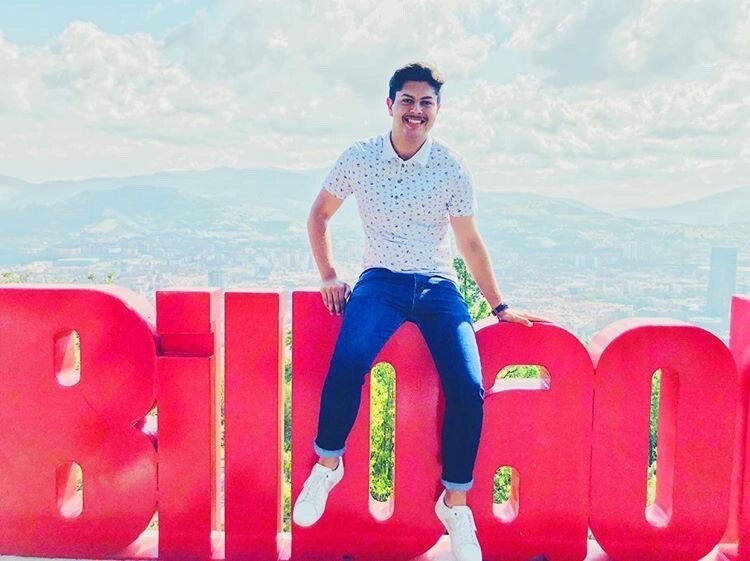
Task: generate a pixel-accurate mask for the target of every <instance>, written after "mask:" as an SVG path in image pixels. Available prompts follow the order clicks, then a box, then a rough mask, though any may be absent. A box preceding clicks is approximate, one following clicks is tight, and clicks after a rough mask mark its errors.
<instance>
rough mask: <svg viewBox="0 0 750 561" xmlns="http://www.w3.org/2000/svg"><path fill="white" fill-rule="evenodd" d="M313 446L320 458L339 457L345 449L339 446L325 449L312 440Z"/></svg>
mask: <svg viewBox="0 0 750 561" xmlns="http://www.w3.org/2000/svg"><path fill="white" fill-rule="evenodd" d="M313 448H314V449H315V453H316V454H317V455H318V456H320V457H321V458H340V457H341V456H343V455H344V450H345V448H341V449H340V450H326V449H325V448H321V447H320V446H318V444H317V443H315V442H313Z"/></svg>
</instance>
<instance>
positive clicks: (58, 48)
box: [0, 0, 750, 206]
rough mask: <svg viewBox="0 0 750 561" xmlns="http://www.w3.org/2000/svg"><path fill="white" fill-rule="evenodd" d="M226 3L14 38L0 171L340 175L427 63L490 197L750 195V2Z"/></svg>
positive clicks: (445, 123)
mask: <svg viewBox="0 0 750 561" xmlns="http://www.w3.org/2000/svg"><path fill="white" fill-rule="evenodd" d="M615 4H616V6H615ZM219 5H220V9H219V10H217V11H211V12H208V11H206V12H201V13H199V14H197V15H196V16H195V17H194V18H193V19H192V20H191V21H189V22H188V23H186V24H184V25H182V26H176V28H175V30H174V31H173V32H172V33H171V34H169V35H168V36H167V37H166V38H165V39H164V40H157V39H155V38H154V37H152V36H150V35H147V34H143V33H132V34H125V35H112V34H108V33H105V32H104V31H102V30H101V29H100V28H98V27H97V26H96V25H94V24H93V23H86V22H72V23H71V24H70V25H69V26H68V27H67V28H66V29H65V31H64V32H63V33H61V34H60V35H59V36H58V37H57V38H55V39H54V40H52V41H49V42H48V43H47V44H46V45H43V46H36V47H33V46H20V45H16V44H13V43H12V42H10V41H8V40H7V39H5V38H4V37H3V36H2V35H0V75H2V76H3V81H2V82H0V128H2V130H3V131H4V134H3V139H2V142H3V150H0V174H8V175H17V176H20V177H24V178H30V179H43V178H45V179H46V178H52V177H60V176H91V175H113V174H123V175H126V174H133V173H140V172H147V171H153V170H159V169H175V168H178V169H194V168H204V167H213V166H217V165H228V166H237V167H249V166H282V167H295V168H301V167H324V166H327V165H329V164H330V163H331V162H332V161H333V160H334V159H335V157H336V155H337V153H338V152H339V151H340V150H342V149H343V148H344V147H345V146H346V145H348V144H349V143H351V142H352V141H353V140H355V139H358V138H361V137H364V136H368V135H370V134H377V133H380V132H382V131H383V130H384V129H386V128H387V127H388V126H389V120H388V117H387V114H386V111H385V107H384V98H385V96H386V94H387V80H388V78H389V77H390V73H391V72H392V71H393V69H394V68H395V67H397V66H398V65H400V64H402V63H405V62H409V61H412V60H419V59H427V60H432V61H433V62H435V63H436V64H437V65H438V66H439V67H441V69H442V70H443V72H444V73H445V74H446V76H447V78H448V87H447V90H448V91H449V95H446V98H445V104H444V106H443V108H442V111H441V116H440V119H439V121H438V125H437V127H436V129H435V132H436V135H438V136H441V137H443V138H445V139H446V140H447V141H448V142H449V143H451V144H453V145H454V146H455V147H456V148H458V149H459V150H460V151H461V152H463V153H464V154H465V155H466V156H467V158H468V159H469V161H470V163H471V164H472V169H473V170H474V172H475V175H476V176H477V178H478V179H479V180H480V183H482V184H484V185H485V186H493V187H500V188H516V189H519V188H524V189H526V188H531V189H534V190H537V191H543V192H549V193H554V194H558V195H565V194H569V195H576V196H581V197H584V198H587V199H588V200H589V201H595V202H596V203H597V204H600V205H601V206H628V203H629V202H632V197H633V196H634V194H636V193H637V194H638V195H637V196H638V197H639V198H643V197H646V198H649V197H650V198H651V199H653V200H665V199H667V198H669V197H672V198H674V197H675V193H676V192H679V196H680V197H683V196H684V197H685V198H688V197H689V196H690V195H692V194H694V193H698V192H699V191H702V192H706V191H708V190H721V189H725V188H729V187H732V186H735V185H738V184H747V183H750V145H749V144H748V142H747V138H750V129H749V127H750V125H749V124H748V123H750V110H749V107H750V93H749V92H750V63H749V62H748V60H747V55H746V53H747V52H748V50H750V39H749V38H748V37H750V23H749V22H750V0H734V1H730V0H723V1H722V2H719V3H718V6H719V8H720V9H718V10H715V12H711V11H710V10H708V4H707V2H706V1H700V0H695V1H687V2H682V3H680V4H679V5H678V4H677V3H676V2H674V1H671V0H661V1H657V0H653V1H648V0H643V1H636V2H633V3H597V2H583V3H582V2H580V1H578V0H576V1H572V0H570V1H568V0H562V1H560V2H556V3H549V2H543V1H542V0H494V1H491V0H473V1H470V2H465V1H461V0H446V1H445V2H442V3H441V4H440V8H439V9H438V8H436V7H435V5H434V4H432V3H428V2H424V1H417V2H414V3H412V4H409V5H408V6H406V7H404V6H402V4H401V3H399V2H396V1H395V0H382V1H376V0H365V1H362V2H354V3H351V2H344V1H343V0H341V1H337V2H331V1H325V2H324V1H323V0H309V1H304V2H303V1H301V0H300V1H293V2H283V3H282V2H280V1H278V0H252V1H246V0H242V1H240V0H236V1H230V0H223V1H221V2H220V3H219ZM158 6H159V4H155V5H154V8H153V9H154V10H156V9H157V7H158ZM164 7H167V3H166V2H163V3H162V4H161V8H159V9H162V8H164ZM709 12H710V13H709ZM488 15H489V16H491V18H499V21H501V23H502V29H501V28H500V26H498V29H497V32H498V33H497V34H494V33H492V32H491V29H492V25H491V23H492V22H493V21H498V20H497V19H496V20H492V19H491V18H489V17H488ZM509 62H510V63H511V64H515V65H516V68H515V69H514V70H513V72H512V74H511V73H508V74H503V75H500V77H498V76H499V75H498V73H497V71H498V69H500V70H503V69H502V68H499V67H500V66H503V67H504V66H506V65H508V63H509ZM508 76H510V78H509V77H508ZM6 131H8V132H6ZM677 189H679V191H676V190H677ZM640 202H645V199H644V201H640ZM630 206H633V205H630Z"/></svg>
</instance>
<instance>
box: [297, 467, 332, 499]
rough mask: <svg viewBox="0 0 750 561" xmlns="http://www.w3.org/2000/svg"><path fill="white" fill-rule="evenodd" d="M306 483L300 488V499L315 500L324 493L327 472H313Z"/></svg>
mask: <svg viewBox="0 0 750 561" xmlns="http://www.w3.org/2000/svg"><path fill="white" fill-rule="evenodd" d="M313 476H314V477H312V478H311V479H310V481H309V483H308V484H307V485H305V486H304V488H303V489H302V496H301V499H302V500H303V501H309V500H311V499H312V500H317V499H319V498H320V497H321V496H322V495H323V494H324V493H325V483H326V480H327V478H328V474H327V473H315V474H313Z"/></svg>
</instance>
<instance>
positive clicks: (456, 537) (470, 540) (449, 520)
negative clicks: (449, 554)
mask: <svg viewBox="0 0 750 561" xmlns="http://www.w3.org/2000/svg"><path fill="white" fill-rule="evenodd" d="M435 514H437V517H438V518H439V519H440V522H442V523H443V526H445V529H446V530H448V535H449V536H450V538H451V550H452V551H453V556H454V557H455V558H456V560H457V561H482V548H481V547H479V540H477V527H476V525H475V524H474V516H473V515H472V514H471V509H470V508H469V507H468V506H454V507H449V506H448V505H446V504H445V491H443V492H442V493H441V494H440V497H439V498H438V500H437V502H436V503H435Z"/></svg>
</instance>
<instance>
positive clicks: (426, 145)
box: [293, 63, 538, 561]
mask: <svg viewBox="0 0 750 561" xmlns="http://www.w3.org/2000/svg"><path fill="white" fill-rule="evenodd" d="M442 85H443V79H442V77H441V76H440V74H439V73H438V72H437V71H436V70H435V69H434V68H432V67H430V66H427V65H424V64H420V63H414V64H409V65H407V66H404V67H403V68H400V69H398V70H397V71H396V72H395V73H394V74H393V77H392V78H391V80H390V83H389V92H388V98H387V99H386V105H387V107H388V113H389V115H390V116H391V117H392V124H391V130H390V132H389V133H386V134H384V135H381V136H378V137H375V138H372V139H369V140H365V141H362V142H358V143H357V144H355V145H353V146H352V147H350V148H349V149H348V150H346V151H345V152H344V153H343V154H342V155H341V157H339V159H338V161H337V162H336V164H335V165H334V167H333V169H332V170H331V172H330V173H329V174H328V177H327V178H326V179H325V181H324V182H323V188H322V190H321V191H320V194H319V195H318V197H317V199H316V200H315V202H314V203H313V206H312V209H311V211H310V216H309V219H308V224H307V226H308V233H309V236H310V245H311V247H312V252H313V256H314V258H315V263H316V264H317V266H318V270H319V271H320V276H321V279H322V285H321V289H320V291H321V294H322V296H323V302H324V303H325V306H326V307H327V308H328V310H329V311H330V312H331V313H335V314H341V313H343V314H344V318H343V322H342V326H341V331H340V333H339V338H338V341H337V343H336V348H335V350H334V353H333V357H332V358H331V363H330V367H329V370H328V375H327V377H326V381H325V384H324V386H323V393H322V396H321V403H320V415H319V420H318V433H317V437H316V439H315V442H314V448H315V452H316V453H317V454H318V457H319V460H318V463H316V464H315V466H314V467H313V469H312V473H311V474H310V476H309V477H308V479H307V481H306V482H305V484H304V487H303V490H302V492H301V493H300V495H299V496H298V497H297V500H296V502H295V505H294V511H293V519H294V522H295V523H296V524H299V525H300V526H310V525H312V524H314V523H315V522H317V521H318V520H319V519H320V517H321V516H322V515H323V511H324V509H325V505H326V500H327V498H328V493H329V492H330V491H331V489H333V487H334V486H335V485H336V484H337V483H338V482H339V481H341V478H342V477H343V475H344V462H343V458H342V456H343V454H344V451H345V442H346V438H347V436H348V435H349V432H350V431H351V429H352V426H353V424H354V420H355V418H356V416H357V412H358V410H359V404H360V397H361V393H362V384H363V383H364V379H365V376H366V375H367V373H368V372H369V371H370V368H371V367H372V362H373V360H374V359H375V357H376V356H377V354H378V353H379V352H380V350H381V349H382V347H383V346H384V345H385V343H386V342H387V341H388V339H389V338H390V337H391V335H393V333H394V332H395V331H396V330H397V329H398V328H399V327H400V326H401V325H402V324H403V323H404V322H405V321H412V322H414V323H415V324H416V325H417V326H418V327H419V329H420V331H421V332H422V335H423V336H424V338H425V341H426V342H427V345H428V347H429V349H430V352H431V354H432V356H433V359H434V361H435V365H436V366H437V370H438V372H439V375H440V381H441V383H442V388H443V392H444V395H445V403H446V408H445V416H444V419H443V430H442V452H441V459H442V466H443V472H442V484H443V486H444V488H445V490H444V491H443V492H442V493H441V494H440V496H439V497H438V500H437V503H436V504H435V513H436V514H437V516H438V518H439V519H440V520H441V522H442V523H443V524H444V525H445V527H446V529H447V530H448V533H449V534H450V538H451V547H452V550H453V554H454V555H455V557H456V558H457V559H458V561H480V560H481V558H482V553H481V548H480V546H479V542H478V540H477V537H476V528H475V526H474V519H473V517H472V513H471V510H470V509H469V507H468V506H467V505H466V493H467V491H468V490H469V489H470V488H471V486H472V483H473V470H474V462H475V460H476V455H477V448H478V446H479V436H480V433H481V430H482V404H483V398H484V391H483V389H482V377H481V370H480V364H479V353H478V350H477V343H476V336H475V334H474V329H473V325H472V321H471V316H470V315H469V312H468V309H467V307H466V303H465V302H464V300H463V298H462V296H461V293H460V292H459V290H458V287H457V284H456V281H457V279H456V273H455V271H454V270H453V266H452V262H453V259H452V257H453V256H452V253H451V245H450V239H449V237H448V232H449V229H450V230H452V231H453V234H454V237H455V239H456V246H457V248H458V250H459V252H460V253H461V255H462V256H463V258H464V260H465V261H466V265H467V267H468V269H469V271H470V272H471V274H472V276H473V277H474V279H475V280H476V282H477V284H478V286H479V288H480V290H481V291H482V294H483V295H484V297H485V298H486V299H487V301H488V302H489V304H490V306H491V307H492V313H493V314H494V315H495V316H496V317H497V318H498V319H499V320H501V321H512V322H519V323H522V324H524V325H528V326H531V325H532V324H531V321H530V320H533V319H538V318H536V317H533V316H530V315H528V314H524V313H516V312H513V311H512V310H510V309H508V305H507V304H506V303H504V302H503V298H502V295H501V294H500V289H499V287H498V284H497V280H496V279H495V274H494V272H493V271H492V267H491V265H490V258H489V254H488V252H487V249H486V247H485V245H484V242H483V241H482V238H481V236H480V235H479V232H478V230H477V228H476V225H475V222H474V214H475V212H476V202H475V197H474V185H473V183H472V180H471V176H470V174H469V171H468V169H467V168H466V164H465V163H464V161H463V159H462V158H461V157H460V156H459V155H458V154H457V153H456V152H454V151H453V150H452V149H451V148H449V147H448V146H446V145H445V144H444V143H442V142H440V141H439V140H437V139H434V138H431V137H430V136H429V132H430V129H432V126H433V125H434V124H435V120H436V119H437V116H438V113H439V111H440V88H441V87H442ZM351 194H354V196H355V198H356V200H357V205H358V207H359V214H360V217H361V219H362V224H363V227H364V231H365V251H364V253H365V254H364V263H363V265H364V272H363V273H362V274H361V275H360V277H359V280H358V281H357V283H356V284H355V286H354V290H351V289H350V287H349V285H348V284H347V283H346V282H344V281H343V280H341V279H339V278H338V275H337V273H336V268H335V266H334V261H333V251H332V245H331V239H330V235H329V233H328V221H329V220H330V218H331V217H332V216H333V215H334V214H335V212H336V211H337V210H338V209H339V207H340V206H341V204H342V203H343V201H344V199H346V197H348V196H349V195H351ZM449 226H450V228H449ZM414 407H419V404H414Z"/></svg>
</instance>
